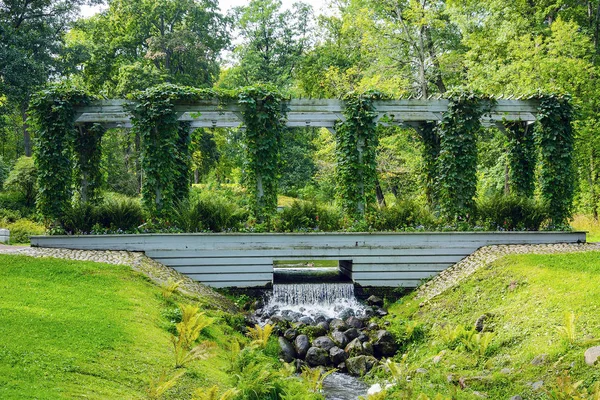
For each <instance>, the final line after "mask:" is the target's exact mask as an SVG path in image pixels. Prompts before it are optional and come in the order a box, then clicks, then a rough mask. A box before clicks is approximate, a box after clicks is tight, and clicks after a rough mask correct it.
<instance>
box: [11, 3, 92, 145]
mask: <svg viewBox="0 0 600 400" xmlns="http://www.w3.org/2000/svg"><path fill="white" fill-rule="evenodd" d="M89 2H91V1H86V0H72V1H57V0H4V1H2V2H0V98H5V99H6V101H7V103H8V104H9V105H10V107H12V108H14V109H16V110H18V112H19V114H20V117H21V121H20V128H21V130H22V134H23V143H24V152H25V155H26V156H31V136H30V132H29V128H28V125H27V123H26V120H27V106H28V104H29V98H30V96H31V94H32V93H33V92H35V91H36V90H38V89H39V88H40V87H41V86H42V85H43V84H44V83H45V82H46V81H47V80H48V79H49V78H50V77H52V76H57V75H58V74H60V72H61V70H62V68H63V66H62V59H61V58H60V57H57V55H60V54H61V53H62V45H63V40H64V34H65V32H66V31H67V29H68V27H69V26H70V24H71V22H72V21H73V20H74V18H75V17H76V16H77V13H78V11H79V6H80V5H81V4H85V3H89Z"/></svg>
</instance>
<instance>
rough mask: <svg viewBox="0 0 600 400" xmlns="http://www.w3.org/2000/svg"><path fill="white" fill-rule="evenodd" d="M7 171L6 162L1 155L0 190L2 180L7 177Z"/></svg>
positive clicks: (0, 188)
mask: <svg viewBox="0 0 600 400" xmlns="http://www.w3.org/2000/svg"><path fill="white" fill-rule="evenodd" d="M8 172H9V168H8V164H7V163H6V162H5V161H4V159H3V158H2V156H0V190H2V187H3V186H4V181H5V180H6V178H8Z"/></svg>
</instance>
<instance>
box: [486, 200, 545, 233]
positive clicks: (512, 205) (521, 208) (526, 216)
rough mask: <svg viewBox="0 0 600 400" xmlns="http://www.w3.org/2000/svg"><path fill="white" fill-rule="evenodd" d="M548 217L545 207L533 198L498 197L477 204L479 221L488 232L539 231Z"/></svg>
mask: <svg viewBox="0 0 600 400" xmlns="http://www.w3.org/2000/svg"><path fill="white" fill-rule="evenodd" d="M547 216H548V214H547V210H546V207H545V205H544V204H543V203H540V202H539V201H537V200H535V199H531V198H525V197H517V196H514V195H510V196H502V195H498V196H493V197H489V198H484V199H482V200H479V201H478V202H477V221H478V223H479V224H481V225H482V226H483V227H484V228H485V229H488V230H498V231H504V230H506V231H520V230H526V231H537V230H539V229H540V226H541V225H542V223H543V222H544V221H545V220H546V218H547Z"/></svg>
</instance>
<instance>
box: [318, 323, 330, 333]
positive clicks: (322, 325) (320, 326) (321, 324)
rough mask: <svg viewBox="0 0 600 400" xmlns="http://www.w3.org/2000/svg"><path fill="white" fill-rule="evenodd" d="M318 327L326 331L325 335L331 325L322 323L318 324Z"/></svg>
mask: <svg viewBox="0 0 600 400" xmlns="http://www.w3.org/2000/svg"><path fill="white" fill-rule="evenodd" d="M317 326H318V327H319V328H321V329H323V330H324V331H325V333H327V332H329V324H328V323H327V321H321V322H318V323H317Z"/></svg>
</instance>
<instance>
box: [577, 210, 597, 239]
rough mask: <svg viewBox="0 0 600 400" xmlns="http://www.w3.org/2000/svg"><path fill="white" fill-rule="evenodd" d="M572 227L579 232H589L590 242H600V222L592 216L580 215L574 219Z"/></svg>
mask: <svg viewBox="0 0 600 400" xmlns="http://www.w3.org/2000/svg"><path fill="white" fill-rule="evenodd" d="M571 226H572V227H573V229H575V230H577V231H587V232H588V234H587V241H588V242H600V221H596V220H594V218H592V217H591V216H589V215H583V214H578V215H576V216H574V217H573V220H572V221H571Z"/></svg>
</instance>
